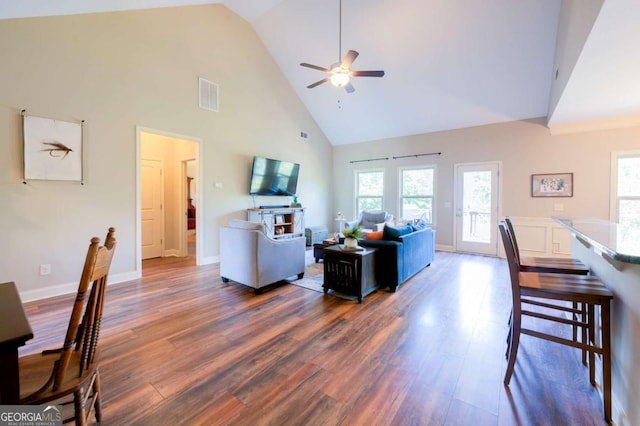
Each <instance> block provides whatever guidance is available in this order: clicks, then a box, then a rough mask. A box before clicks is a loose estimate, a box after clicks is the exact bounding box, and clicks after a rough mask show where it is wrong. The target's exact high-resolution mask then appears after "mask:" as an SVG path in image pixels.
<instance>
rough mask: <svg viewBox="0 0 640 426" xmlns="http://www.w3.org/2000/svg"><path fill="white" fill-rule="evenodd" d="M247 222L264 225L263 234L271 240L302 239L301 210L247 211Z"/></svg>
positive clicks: (285, 208) (302, 214)
mask: <svg viewBox="0 0 640 426" xmlns="http://www.w3.org/2000/svg"><path fill="white" fill-rule="evenodd" d="M247 220H248V221H249V222H257V223H262V224H264V232H265V233H266V234H267V235H268V236H270V237H271V238H276V239H278V238H293V237H304V209H303V208H299V207H295V208H294V207H291V208H287V207H280V208H274V209H248V210H247Z"/></svg>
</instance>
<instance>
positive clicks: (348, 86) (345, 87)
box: [344, 82, 356, 93]
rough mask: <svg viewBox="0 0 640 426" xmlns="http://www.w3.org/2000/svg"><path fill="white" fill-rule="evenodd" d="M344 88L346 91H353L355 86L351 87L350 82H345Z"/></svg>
mask: <svg viewBox="0 0 640 426" xmlns="http://www.w3.org/2000/svg"><path fill="white" fill-rule="evenodd" d="M344 90H346V91H347V93H353V92H355V91H356V88H355V87H353V84H351V82H349V83H347V84H345V85H344Z"/></svg>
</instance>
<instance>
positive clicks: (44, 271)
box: [40, 263, 51, 275]
mask: <svg viewBox="0 0 640 426" xmlns="http://www.w3.org/2000/svg"><path fill="white" fill-rule="evenodd" d="M50 273H51V264H49V263H43V264H42V265H40V275H49V274H50Z"/></svg>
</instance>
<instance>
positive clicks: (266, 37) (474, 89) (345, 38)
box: [0, 0, 640, 145]
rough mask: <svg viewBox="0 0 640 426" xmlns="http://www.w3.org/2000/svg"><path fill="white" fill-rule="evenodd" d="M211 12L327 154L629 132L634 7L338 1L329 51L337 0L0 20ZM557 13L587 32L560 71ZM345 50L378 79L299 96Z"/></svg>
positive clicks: (23, 5)
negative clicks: (236, 34) (452, 140)
mask: <svg viewBox="0 0 640 426" xmlns="http://www.w3.org/2000/svg"><path fill="white" fill-rule="evenodd" d="M211 3H223V4H224V5H226V6H227V7H228V8H229V9H231V10H233V11H234V12H236V13H237V14H238V15H240V16H241V17H243V18H244V19H245V20H247V21H248V22H249V23H250V24H251V25H252V26H253V28H254V29H255V31H256V33H257V34H258V36H259V37H260V38H261V40H262V41H263V43H264V44H265V46H266V48H267V49H268V50H269V52H270V53H271V55H272V57H273V58H274V60H275V62H276V63H277V64H278V66H279V67H280V69H281V70H282V72H283V74H284V75H285V77H286V78H287V79H288V80H289V82H290V83H291V86H292V87H293V89H294V90H295V91H296V92H297V94H298V95H299V97H300V99H302V102H303V103H304V104H305V106H306V107H307V109H308V110H309V112H310V113H311V115H312V116H313V117H314V119H315V120H316V122H317V123H318V125H319V126H320V128H321V129H322V131H323V132H324V133H325V135H326V136H327V138H328V139H329V140H330V141H331V143H332V144H334V145H340V144H347V143H356V142H363V141H370V140H377V139H384V138H392V137H397V136H405V135H412V134H420V133H429V132H435V131H441V130H449V129H456V128H463V127H470V126H477V125H483V124H492V123H500V122H505V121H512V120H520V119H528V118H534V117H543V116H548V117H549V126H550V128H551V129H552V130H553V129H554V128H555V127H557V128H558V129H565V130H566V129H569V128H571V129H584V128H585V127H589V126H591V127H594V126H601V127H607V126H612V125H621V124H638V123H640V120H638V117H640V78H638V77H637V76H638V75H640V54H639V53H638V52H640V46H639V44H640V29H639V28H640V26H639V25H637V22H640V2H639V1H637V0H580V1H576V0H565V2H564V4H563V3H562V1H561V0H518V1H513V0H488V1H484V0H483V1H480V0H428V1H427V0H393V1H391V0H343V5H342V43H341V44H342V50H341V51H340V52H338V49H339V44H340V41H339V33H340V28H339V0H223V1H208V0H135V1H134V0H131V1H128V2H113V1H111V0H93V1H87V0H58V1H55V2H54V1H50V0H21V1H13V2H11V1H6V0H5V1H4V2H3V3H1V4H0V19H2V18H14V17H28V16H47V15H62V14H75V13H92V12H102V11H112V10H127V9H144V8H151V7H169V6H180V5H195V4H211ZM561 12H562V13H563V14H564V16H565V19H566V20H567V22H572V20H578V21H579V20H582V21H585V20H586V21H588V22H589V25H588V27H587V28H586V29H585V30H584V31H583V32H582V33H580V32H578V33H577V34H578V35H577V36H578V37H581V38H582V39H581V40H578V41H576V40H571V37H576V34H570V35H569V36H566V34H564V36H565V38H567V39H566V40H564V39H560V40H563V42H566V43H573V45H574V46H575V45H578V46H579V49H578V50H577V54H576V57H575V58H569V60H567V58H564V62H563V61H558V60H556V57H555V52H556V44H557V43H556V42H557V40H558V39H559V38H558V35H559V34H561V35H562V33H561V32H559V31H558V22H559V20H560V16H561ZM589 14H591V15H589ZM566 16H569V18H568V19H567V18H566ZM592 22H593V24H592ZM349 49H352V50H356V51H358V52H359V53H360V56H359V57H358V58H357V60H356V61H355V62H354V64H353V66H352V69H354V70H384V71H385V73H386V74H385V76H384V77H383V78H369V77H357V78H355V79H353V85H354V87H355V89H356V91H355V92H353V93H351V94H348V93H346V92H345V90H344V89H341V88H336V87H333V86H332V85H331V84H330V83H326V84H322V85H320V86H318V87H316V88H314V89H307V88H306V86H307V85H309V84H311V83H313V82H315V81H318V80H320V79H321V78H323V77H324V76H325V75H324V74H323V73H322V72H321V71H318V70H314V69H310V68H304V67H301V66H300V65H299V64H300V62H308V63H312V64H316V65H320V66H322V67H329V66H330V65H331V64H333V63H335V62H338V60H339V57H341V56H343V55H344V54H345V53H346V51H347V50H349ZM561 59H562V58H561ZM554 81H555V83H554ZM554 84H556V85H559V87H555V86H554ZM554 91H555V93H554ZM550 105H551V106H550ZM580 123H591V124H588V125H585V126H583V125H580ZM594 123H596V124H594ZM612 123H614V124H612ZM301 130H305V129H301ZM311 136H313V135H311Z"/></svg>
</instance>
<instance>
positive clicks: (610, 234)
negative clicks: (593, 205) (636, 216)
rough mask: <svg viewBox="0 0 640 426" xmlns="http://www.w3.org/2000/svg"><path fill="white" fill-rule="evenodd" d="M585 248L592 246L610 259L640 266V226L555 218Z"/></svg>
mask: <svg viewBox="0 0 640 426" xmlns="http://www.w3.org/2000/svg"><path fill="white" fill-rule="evenodd" d="M553 219H554V220H555V221H556V222H558V223H560V224H561V225H563V226H564V227H565V228H567V229H568V230H569V231H571V232H572V233H573V234H574V235H575V236H576V238H578V240H580V242H582V243H583V244H585V246H588V245H590V246H591V247H592V248H593V249H595V250H597V251H600V253H601V254H604V255H606V256H607V257H609V258H610V259H613V260H616V261H618V262H623V263H634V264H640V224H639V225H638V226H633V225H620V224H618V223H614V222H609V221H608V220H603V219H595V218H567V217H554V218H553Z"/></svg>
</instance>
